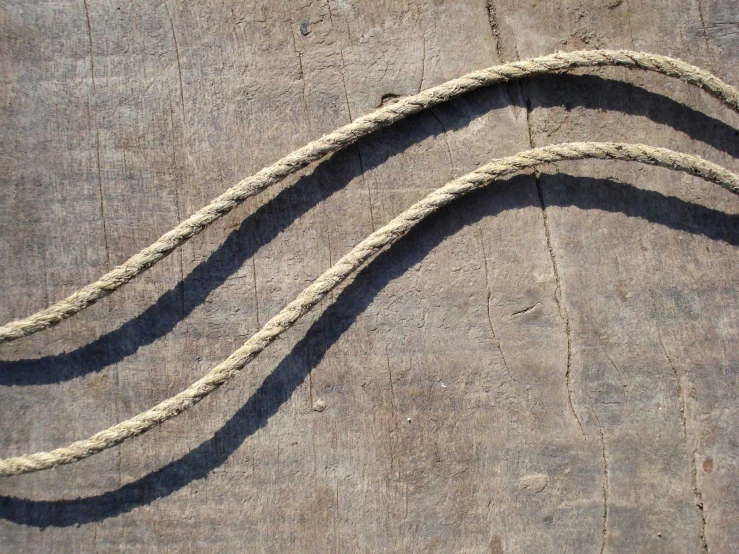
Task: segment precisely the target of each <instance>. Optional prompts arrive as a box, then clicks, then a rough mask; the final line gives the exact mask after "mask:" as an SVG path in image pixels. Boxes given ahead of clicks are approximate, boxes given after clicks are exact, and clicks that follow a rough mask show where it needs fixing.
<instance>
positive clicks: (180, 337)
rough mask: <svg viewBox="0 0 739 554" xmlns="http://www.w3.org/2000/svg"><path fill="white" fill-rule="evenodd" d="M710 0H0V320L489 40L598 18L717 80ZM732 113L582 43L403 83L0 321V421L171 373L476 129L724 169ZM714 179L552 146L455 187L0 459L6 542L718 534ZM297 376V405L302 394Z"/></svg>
mask: <svg viewBox="0 0 739 554" xmlns="http://www.w3.org/2000/svg"><path fill="white" fill-rule="evenodd" d="M738 22H739V2H738V1H737V0H681V1H678V0H671V1H668V0H643V1H640V2H636V1H634V0H613V1H608V0H599V1H594V0H584V1H575V0H548V1H546V2H544V1H535V0H515V1H514V0H488V2H485V1H484V0H460V1H451V0H447V1H444V0H416V1H413V2H411V1H409V0H402V1H395V2H387V1H385V2H379V1H377V0H328V2H326V1H314V2H311V1H309V0H303V1H294V2H289V1H271V2H270V1H266V0H264V1H262V0H252V1H248V2H235V1H231V0H223V1H212V0H206V1H204V2H189V3H186V2H181V1H179V2H177V1H173V0H165V1H164V2H159V3H154V2H140V1H134V2H120V1H117V0H116V1H112V2H103V1H101V0H76V1H75V2H70V3H64V2H46V1H38V2H35V1H34V2H31V1H27V2H12V3H4V4H3V5H2V6H0V68H1V69H0V75H1V76H2V86H1V87H0V167H1V168H2V171H0V186H1V187H2V190H1V194H2V196H1V198H2V200H1V201H0V259H2V261H3V263H2V264H1V265H0V290H1V291H2V294H1V295H0V319H2V320H3V321H7V320H10V319H12V318H17V317H21V316H25V315H27V314H29V313H31V312H33V311H36V310H38V309H40V308H42V307H44V306H46V305H47V304H48V303H49V302H50V301H54V300H57V299H59V298H62V297H63V296H65V295H66V294H68V293H69V292H70V291H72V290H74V289H75V288H77V287H79V286H81V285H82V284H85V283H87V282H89V281H91V280H92V279H94V278H96V277H97V276H99V275H100V274H102V273H103V272H105V271H106V269H108V268H110V267H112V266H113V265H115V264H117V263H119V262H121V261H123V260H124V259H126V258H127V257H128V256H129V255H131V254H132V253H134V252H136V251H138V250H139V249H140V248H142V247H143V246H145V245H147V244H149V243H150V242H152V241H153V240H154V239H155V238H157V237H158V236H159V235H160V234H161V233H163V232H164V231H166V230H167V229H169V228H171V227H172V226H174V224H175V223H176V222H177V221H179V220H180V219H182V218H183V217H185V216H186V215H188V214H190V213H192V212H193V211H195V210H196V209H198V208H199V207H200V206H202V205H203V204H204V203H205V202H206V201H207V200H209V199H211V198H213V197H215V196H216V195H217V194H219V193H220V192H222V191H223V190H225V189H226V188H227V187H229V186H231V185H232V184H233V183H235V182H236V181H237V180H239V179H240V178H241V177H243V176H246V175H249V174H251V173H253V172H255V171H257V170H258V169H260V168H261V167H263V166H264V165H266V164H268V163H270V162H272V161H274V160H276V159H277V158H278V157H280V156H281V155H283V154H285V153H287V152H290V151H291V150H293V149H295V148H297V147H299V146H301V145H303V144H304V143H305V142H307V141H308V140H310V139H312V138H315V137H318V136H319V135H320V134H321V133H324V132H327V131H329V130H331V129H333V128H335V127H337V126H338V125H340V124H343V123H346V122H348V121H349V120H350V119H351V118H353V117H357V116H358V115H360V114H364V113H367V112H369V111H371V110H372V109H374V108H375V107H377V106H378V105H380V104H381V103H382V102H383V101H388V100H391V99H392V96H393V95H395V96H398V95H406V94H411V93H415V92H417V91H418V90H420V89H422V88H427V87H429V86H432V85H435V84H439V83H441V82H443V81H445V80H447V79H450V78H453V77H457V76H460V75H462V74H463V73H465V72H467V71H470V70H473V69H478V68H483V67H487V66H490V65H493V64H495V63H498V62H500V61H509V60H515V59H518V58H526V57H531V56H535V55H541V54H546V53H550V52H552V51H556V50H576V49H583V48H598V47H601V48H605V47H608V48H632V49H638V50H646V51H653V52H657V53H661V54H667V55H672V56H677V57H680V58H683V59H685V60H687V61H689V62H692V63H695V64H698V65H700V66H702V67H704V68H706V69H708V70H710V71H712V72H714V73H716V74H717V75H718V76H720V77H721V78H723V79H725V80H727V81H728V82H730V83H732V84H734V85H739V23H738ZM737 128H739V117H738V116H737V115H736V114H734V113H728V112H727V109H726V108H724V107H723V106H721V105H719V103H718V102H717V101H715V100H713V99H712V98H710V97H707V96H706V95H705V94H702V93H701V92H700V91H697V90H693V89H692V88H690V87H688V86H687V85H685V84H683V83H680V82H677V81H674V80H669V79H667V78H664V77H659V76H653V75H648V74H644V73H636V72H629V71H626V70H613V69H604V70H598V71H596V72H591V73H589V74H588V75H587V76H572V75H568V76H552V77H547V78H537V79H533V80H529V81H525V82H522V83H516V84H511V85H510V86H499V87H493V88H490V89H487V90H483V91H481V92H478V93H475V94H472V95H469V96H467V97H464V98H462V99H459V100H457V101H454V102H452V103H450V104H448V105H444V106H442V107H439V108H436V109H434V110H432V111H429V112H426V113H423V114H420V115H418V116H415V117H413V118H411V119H408V120H407V121H404V122H402V123H401V124H398V125H396V126H394V127H392V128H391V129H388V130H386V131H384V132H381V133H378V134H377V135H375V136H372V137H370V138H368V139H366V140H363V141H361V143H360V144H359V145H358V147H356V148H350V149H348V150H347V151H345V152H342V153H339V154H337V155H335V156H334V157H332V158H331V159H330V160H328V161H325V162H323V163H321V164H319V165H317V166H316V167H313V168H311V169H310V170H308V171H305V172H303V174H302V176H301V177H300V178H298V179H292V180H290V181H289V182H287V183H285V184H284V185H281V186H279V187H277V188H275V189H273V190H270V191H269V192H267V193H266V194H263V195H261V196H259V197H256V198H253V199H250V200H249V201H248V202H247V203H246V204H245V205H244V206H242V207H240V208H239V209H237V210H236V211H235V212H234V213H232V214H230V215H229V216H228V217H226V218H225V219H224V220H223V221H221V222H219V223H217V224H215V225H214V226H213V227H212V228H210V229H208V230H207V231H206V232H204V233H203V234H202V235H200V236H198V237H196V238H195V239H193V240H192V241H190V242H189V243H188V244H187V245H185V246H184V247H183V248H181V249H180V250H178V251H177V252H176V253H175V254H173V255H172V256H170V257H169V258H167V259H166V260H164V261H163V262H162V263H160V264H159V265H157V266H156V267H155V268H153V269H152V270H151V271H149V272H148V273H146V274H145V275H144V276H143V277H141V278H139V279H137V280H136V281H135V282H134V283H132V284H131V285H128V286H126V287H125V288H124V289H122V290H121V291H119V292H117V293H115V294H114V295H113V296H111V297H109V298H107V299H105V300H103V301H101V302H100V303H99V304H97V305H95V306H94V307H92V308H91V309H88V310H86V311H85V312H84V313H82V314H81V315H79V316H77V317H75V318H74V319H72V320H70V321H67V322H64V323H63V324H61V325H59V326H58V327H57V328H55V329H53V330H51V331H49V332H45V333H41V334H39V335H36V336H34V337H31V338H29V339H26V340H23V341H19V342H17V343H13V344H10V345H3V347H2V349H1V350H0V359H1V360H2V362H0V407H1V409H0V428H1V429H2V434H1V435H0V455H2V456H9V455H14V454H20V453H25V452H29V451H36V450H40V449H49V448H53V447H57V446H61V445H65V444H67V443H69V442H71V441H73V440H75V439H79V438H83V437H87V436H89V435H90V434H92V433H93V432H96V431H98V430H100V429H101V428H103V427H106V426H108V425H110V424H113V423H114V422H117V421H119V420H121V419H123V418H125V417H128V416H131V415H133V414H135V413H138V412H139V411H141V410H143V409H145V408H148V407H150V406H151V405H153V404H155V403H156V402H158V401H160V400H162V399H164V398H165V397H168V396H170V395H172V394H174V393H176V392H178V391H180V390H181V389H182V388H184V387H185V386H186V385H187V384H188V383H190V382H191V381H193V380H195V379H196V378H197V377H199V376H200V375H201V374H203V373H204V372H205V371H207V370H208V369H209V368H210V367H212V366H213V365H214V364H215V363H217V362H218V361H220V360H221V359H222V358H224V357H225V356H227V355H228V354H229V353H230V352H231V351H232V350H234V349H235V348H236V347H237V346H238V345H240V344H241V343H242V342H243V341H244V340H245V338H246V337H247V336H249V334H251V333H253V332H254V331H256V330H257V329H258V328H259V326H260V324H263V323H264V322H265V321H266V320H267V319H268V318H269V317H270V316H271V315H273V314H274V313H276V311H277V310H278V309H279V308H280V307H282V306H283V305H284V304H285V303H286V302H287V301H289V300H291V299H292V298H293V297H294V296H295V295H296V294H297V293H298V292H299V291H300V290H301V289H302V288H303V287H304V286H305V285H306V284H307V283H308V282H309V281H310V280H311V279H313V278H314V277H315V276H317V275H318V274H319V273H320V272H322V271H323V270H325V269H326V268H327V267H329V265H330V264H331V263H332V262H334V261H336V260H337V259H338V257H339V256H340V255H341V254H342V253H344V252H346V251H347V250H348V249H349V248H350V247H351V246H352V245H354V244H355V243H356V242H358V241H359V240H360V239H361V238H362V237H364V236H365V235H366V234H368V233H369V232H370V231H371V230H372V229H373V228H376V227H377V226H378V225H380V224H382V223H383V222H386V221H387V220H388V219H389V218H390V217H391V216H393V215H395V214H397V213H399V212H400V211H402V210H403V209H405V208H406V207H408V206H410V204H411V203H412V202H413V201H415V200H417V199H419V198H421V197H422V196H424V195H425V194H426V193H427V192H429V191H431V190H433V189H435V188H436V187H438V186H440V185H442V184H443V183H445V182H446V181H447V180H449V179H450V178H451V177H453V176H456V175H461V174H463V173H466V172H468V171H470V170H472V169H474V168H475V167H476V166H477V165H479V164H481V163H483V162H485V161H486V160H489V159H491V158H493V157H497V156H503V155H507V154H511V153H515V152H517V151H519V150H522V149H525V148H528V147H529V146H530V145H531V144H533V145H536V146H539V145H545V144H551V143H556V142H563V141H568V140H613V141H629V142H637V141H641V142H646V143H649V144H652V145H655V146H666V147H669V148H672V149H675V150H681V151H685V152H689V153H695V154H698V155H701V156H704V157H706V158H708V159H710V160H712V161H715V162H718V163H720V164H722V165H724V166H726V167H729V168H732V169H734V170H737V171H739V138H738V137H739V133H737V131H736V129H737ZM738 245H739V200H738V199H737V198H736V197H733V196H732V195H730V194H729V193H728V192H726V191H724V190H722V189H719V188H718V187H716V186H713V185H710V184H707V183H704V182H702V181H700V180H698V179H693V178H689V177H687V176H684V175H678V174H676V173H672V172H669V171H667V170H663V169H657V168H646V167H636V166H634V165H633V164H626V163H604V162H578V163H568V164H562V165H559V166H557V167H548V168H544V169H543V170H542V174H541V175H540V176H539V177H538V178H537V177H535V176H522V177H516V178H513V179H510V180H509V181H506V182H504V183H501V184H499V185H495V186H491V187H490V188H489V190H486V191H483V192H481V193H478V194H475V195H474V196H472V197H470V198H467V199H465V200H463V201H461V202H457V203H456V204H454V205H453V206H452V207H450V208H449V209H446V210H444V211H443V213H441V214H439V215H437V216H434V217H432V218H431V219H429V220H428V222H426V223H424V224H422V225H421V226H420V228H419V229H418V230H417V231H415V232H413V233H412V234H411V235H410V236H408V237H407V238H406V239H404V240H402V242H401V243H399V244H398V245H397V246H396V247H394V248H392V249H391V250H389V251H388V252H386V253H384V254H382V255H381V256H380V257H379V258H378V259H377V260H376V261H375V262H374V263H372V264H371V265H370V266H369V267H368V268H367V269H365V270H364V271H363V272H362V273H361V274H360V275H359V276H358V277H357V278H356V279H355V280H354V281H353V282H352V283H350V284H348V285H347V286H345V287H344V288H343V290H342V291H341V292H339V293H337V294H334V295H333V297H332V300H333V301H332V302H326V303H324V304H323V305H322V306H320V309H318V310H317V311H316V312H315V313H314V314H313V315H312V316H311V317H309V318H307V320H306V321H303V322H301V324H300V325H298V327H297V328H296V329H294V330H293V331H291V332H290V333H288V334H287V335H286V336H285V337H284V338H282V339H280V340H279V341H278V342H277V343H276V344H274V345H273V346H271V347H270V348H269V349H268V350H267V351H265V352H264V354H263V355H262V356H261V357H260V358H259V359H258V360H257V361H256V362H255V363H253V364H251V365H250V366H249V367H248V368H247V370H246V371H245V372H244V374H243V375H241V376H240V377H239V378H238V379H236V380H235V381H234V382H233V383H230V384H228V385H227V386H226V387H224V389H223V390H221V391H218V392H217V393H216V394H214V395H212V396H211V397H209V398H207V399H206V400H205V401H204V402H203V403H202V404H201V405H199V406H197V407H196V408H194V409H193V410H191V411H189V412H187V413H185V414H183V415H182V416H180V417H178V418H177V419H175V420H173V421H170V422H167V423H165V424H164V425H163V426H162V427H160V428H158V429H156V430H154V431H152V432H150V433H148V434H146V435H145V436H143V437H140V438H137V439H135V440H133V441H131V442H129V443H126V444H125V445H123V446H122V447H120V448H117V449H112V450H109V451H106V452H105V453H103V454H101V455H98V456H95V457H94V458H91V459H89V460H86V461H84V462H81V463H79V464H76V465H74V466H67V467H62V468H57V469H56V470H54V471H49V472H44V473H38V474H31V475H26V476H21V477H14V478H5V479H3V480H2V481H0V495H1V498H0V517H1V518H2V519H0V550H2V551H5V552H52V551H53V552H110V551H125V552H142V551H147V552H148V551H150V552H167V553H175V552H192V551H196V550H200V549H203V550H205V551H218V552H487V553H492V554H501V553H513V552H570V553H576V552H596V553H597V552H665V553H672V552H706V551H710V552H712V553H715V552H718V553H721V552H739V547H738V546H737V545H739V525H737V521H739V469H738V464H739V441H737V431H736V430H737V428H738V427H739V348H737V344H738V341H739V295H738V294H737V289H738V287H739V256H737V253H738V250H737V246H738ZM318 400H321V401H322V402H324V403H325V406H326V407H325V410H323V411H317V410H314V409H313V406H314V404H315V403H316V402H317V401H318Z"/></svg>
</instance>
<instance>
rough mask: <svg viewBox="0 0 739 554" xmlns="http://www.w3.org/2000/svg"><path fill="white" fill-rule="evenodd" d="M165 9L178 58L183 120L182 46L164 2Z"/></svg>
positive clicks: (183, 115) (183, 116)
mask: <svg viewBox="0 0 739 554" xmlns="http://www.w3.org/2000/svg"><path fill="white" fill-rule="evenodd" d="M163 5H164V9H165V10H166V11H167V17H168V18H169V27H170V29H171V31H172V41H173V42H174V53H175V57H176V58H177V75H178V76H179V80H180V107H181V108H182V119H184V118H185V89H184V87H183V85H182V63H181V62H180V45H179V43H178V42H177V35H176V34H175V32H174V22H173V21H172V15H171V14H170V13H169V8H168V7H167V3H166V2H164V4H163Z"/></svg>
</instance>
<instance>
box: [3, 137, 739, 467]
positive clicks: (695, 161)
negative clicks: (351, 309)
mask: <svg viewBox="0 0 739 554" xmlns="http://www.w3.org/2000/svg"><path fill="white" fill-rule="evenodd" d="M585 158H596V159H602V160H626V161H634V162H640V163H644V164H650V165H657V166H662V167H668V168H671V169H675V170H678V171H684V172H686V173H690V174H692V175H697V176H699V177H702V178H704V179H706V180H708V181H712V182H714V183H717V184H719V185H721V186H723V187H724V188H726V189H727V190H729V191H731V192H733V193H734V194H737V195H739V175H736V174H734V173H731V172H730V171H728V170H726V169H724V168H722V167H721V166H718V165H716V164H714V163H712V162H709V161H706V160H703V159H701V158H698V157H696V156H690V155H688V154H681V153H678V152H673V151H671V150H667V149H664V148H654V147H651V146H645V145H642V144H618V143H608V142H606V143H597V142H590V143H588V142H580V143H569V144H558V145H554V146H546V147H544V148H536V149H534V150H528V151H526V152H521V153H519V154H516V155H514V156H509V157H507V158H501V159H499V160H495V161H493V162H491V163H489V164H487V165H485V166H483V167H480V168H479V169H477V170H476V171H473V172H472V173H468V174H467V175H465V176H463V177H459V178H458V179H454V180H453V181H451V182H449V183H448V184H447V185H445V186H443V187H441V188H440V189H438V190H436V191H435V192H433V193H431V194H429V195H428V196H427V197H426V198H424V199H423V200H421V201H420V202H417V203H416V204H414V205H413V206H412V207H411V208H410V209H408V210H406V211H405V212H403V213H402V214H400V215H399V216H397V217H396V218H395V219H393V220H392V221H391V222H390V223H388V224H387V225H385V226H384V227H382V228H381V229H378V230H377V231H375V232H374V233H372V234H371V235H369V236H368V237H367V238H366V239H364V240H363V241H362V242H360V243H359V244H358V245H357V246H355V247H354V248H353V249H352V250H351V251H350V252H349V253H348V254H346V255H345V256H344V257H342V258H341V259H340V260H339V261H338V262H336V264H335V265H334V266H333V267H332V268H331V269H329V270H328V271H326V272H325V273H324V274H323V275H321V276H320V277H318V278H317V279H316V280H315V281H314V282H313V283H312V284H311V285H310V286H308V287H307V288H306V289H305V290H304V291H303V292H301V293H300V294H299V295H298V297H297V298H296V299H295V300H293V301H292V302H290V303H289V304H288V305H287V306H285V307H284V308H283V309H282V310H281V311H280V312H279V313H278V314H277V315H276V316H275V317H273V318H272V319H271V320H269V321H268V322H267V324H266V325H264V327H262V329H261V330H260V331H258V332H257V333H256V334H255V335H253V336H252V337H251V338H250V339H249V340H247V341H246V342H245V343H244V345H243V346H242V347H241V348H239V349H238V350H236V351H235V352H234V353H233V354H231V355H230V356H229V357H228V358H226V359H225V360H224V361H223V362H221V363H220V364H218V365H217V366H215V367H214V368H213V369H211V370H210V371H209V372H208V373H207V374H206V375H205V376H204V377H202V378H201V379H199V380H198V381H196V382H195V383H193V384H192V385H190V386H189V387H188V388H187V389H185V390H184V391H182V392H181V393H179V394H177V395H175V396H173V397H172V398H169V399H167V400H165V401H164V402H161V403H159V404H157V405H156V406H154V407H153V408H151V409H150V410H147V411H145V412H142V413H140V414H139V415H137V416H135V417H132V418H131V419H128V420H126V421H123V422H121V423H118V424H117V425H113V426H112V427H110V428H108V429H106V430H105V431H101V432H99V433H97V434H95V435H93V436H92V437H90V438H89V439H85V440H81V441H78V442H75V443H72V444H70V445H69V446H67V447H65V448H58V449H56V450H52V451H51V452H37V453H35V454H28V455H26V456H20V457H17V458H7V459H5V460H0V475H17V474H21V473H29V472H32V471H39V470H42V469H49V468H52V467H54V466H57V465H61V464H71V463H73V462H77V461H79V460H82V459H84V458H87V457H89V456H92V455H93V454H97V453H98V452H101V451H103V450H105V449H107V448H110V447H112V446H115V445H117V444H120V443H122V442H123V441H125V440H128V439H130V438H132V437H135V436H136V435H140V434H141V433H144V432H145V431H147V430H149V429H151V428H152V427H154V426H156V425H159V424H160V423H162V422H164V421H166V420H168V419H171V418H173V417H175V416H176V415H178V414H180V413H182V412H183V411H185V410H187V409H188V408H191V407H192V406H194V405H195V404H197V403H198V402H200V400H202V399H203V398H205V397H206V396H207V395H209V394H210V393H211V392H213V391H214V390H216V389H217V388H218V387H220V386H221V385H222V384H223V383H225V382H226V381H228V380H229V379H232V378H233V377H234V376H235V375H236V374H237V373H239V371H240V370H241V369H242V368H243V367H244V366H245V365H246V364H248V363H249V362H250V361H251V360H253V359H254V358H255V357H256V356H257V355H258V354H259V353H260V352H261V351H262V350H264V349H265V348H266V347H267V346H268V345H269V344H270V343H271V342H272V341H274V340H275V339H276V338H277V337H278V336H280V335H281V334H282V333H284V332H285V331H287V330H288V329H290V327H292V326H293V325H294V324H295V322H296V321H298V319H300V318H301V317H302V316H303V315H304V314H305V313H307V312H308V311H309V310H310V309H311V308H312V307H313V306H315V305H316V304H317V303H318V302H319V301H321V300H322V299H323V298H324V297H325V296H326V295H327V294H328V292H329V291H331V290H332V289H333V288H334V287H336V286H337V285H338V284H339V283H341V282H342V281H344V280H345V279H346V278H347V277H348V276H349V275H351V274H352V273H353V272H354V271H356V270H357V269H358V268H359V267H360V266H361V265H362V264H364V263H365V262H366V261H367V260H368V259H369V258H371V257H372V256H374V255H375V254H377V253H378V252H379V251H380V250H382V249H383V248H386V247H387V246H389V245H391V244H393V243H394V242H395V241H397V240H398V239H399V238H400V237H402V236H403V235H405V234H406V233H407V232H408V231H409V230H410V229H411V228H412V227H413V226H415V225H416V224H417V223H418V222H420V221H421V220H422V219H424V218H425V217H427V216H429V215H430V214H432V213H433V212H435V211H436V210H438V209H439V208H440V207H442V206H445V205H447V204H449V203H450V202H452V201H453V200H454V199H456V198H459V197H460V196H462V195H464V194H466V193H468V192H470V191H473V190H475V189H479V188H481V187H483V186H485V185H487V184H488V183H490V182H492V181H493V180H495V179H499V178H501V177H503V176H505V175H510V174H512V173H516V172H519V171H522V170H525V169H530V168H533V167H536V166H539V165H542V164H547V163H553V162H558V161H560V160H581V159H585Z"/></svg>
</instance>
